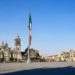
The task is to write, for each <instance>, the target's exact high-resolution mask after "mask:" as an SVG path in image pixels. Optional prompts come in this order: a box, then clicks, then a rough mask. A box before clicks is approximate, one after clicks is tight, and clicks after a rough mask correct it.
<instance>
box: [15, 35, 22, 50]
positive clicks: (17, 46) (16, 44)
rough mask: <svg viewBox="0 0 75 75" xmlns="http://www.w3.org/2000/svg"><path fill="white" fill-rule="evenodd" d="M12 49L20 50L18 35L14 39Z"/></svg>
mask: <svg viewBox="0 0 75 75" xmlns="http://www.w3.org/2000/svg"><path fill="white" fill-rule="evenodd" d="M14 48H15V50H21V39H20V37H19V36H18V35H17V37H16V38H15V43H14Z"/></svg>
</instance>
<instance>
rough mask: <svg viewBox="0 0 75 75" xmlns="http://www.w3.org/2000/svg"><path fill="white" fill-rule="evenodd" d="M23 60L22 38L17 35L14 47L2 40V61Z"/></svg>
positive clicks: (0, 58) (0, 53)
mask: <svg viewBox="0 0 75 75" xmlns="http://www.w3.org/2000/svg"><path fill="white" fill-rule="evenodd" d="M21 60H22V55H21V39H20V37H19V36H18V35H17V37H16V38H15V39H14V47H13V48H10V47H9V46H8V43H7V42H6V43H5V42H4V41H3V42H2V44H1V45H0V62H17V61H21Z"/></svg>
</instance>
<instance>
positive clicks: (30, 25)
mask: <svg viewBox="0 0 75 75" xmlns="http://www.w3.org/2000/svg"><path fill="white" fill-rule="evenodd" d="M28 28H29V38H28V40H29V45H28V58H27V63H31V60H30V46H31V37H32V36H31V31H32V20H31V14H29V26H28Z"/></svg>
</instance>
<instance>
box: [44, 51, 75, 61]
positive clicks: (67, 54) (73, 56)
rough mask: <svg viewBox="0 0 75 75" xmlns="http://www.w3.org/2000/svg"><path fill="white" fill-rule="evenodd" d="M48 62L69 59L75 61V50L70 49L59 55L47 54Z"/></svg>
mask: <svg viewBox="0 0 75 75" xmlns="http://www.w3.org/2000/svg"><path fill="white" fill-rule="evenodd" d="M45 60H46V61H47V62H68V61H75V51H74V50H70V51H67V52H62V53H60V54H57V55H53V56H47V57H46V58H45Z"/></svg>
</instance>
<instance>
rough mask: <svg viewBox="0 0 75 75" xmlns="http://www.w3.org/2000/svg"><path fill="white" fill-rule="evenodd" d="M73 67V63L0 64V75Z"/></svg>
mask: <svg viewBox="0 0 75 75" xmlns="http://www.w3.org/2000/svg"><path fill="white" fill-rule="evenodd" d="M70 66H71V67H74V68H75V62H49V63H47V62H44V63H43V62H42V63H40V62H38V63H29V64H27V63H0V74H1V75H2V74H5V73H11V72H18V71H27V70H32V69H40V68H42V69H44V68H45V69H48V68H50V69H53V68H64V67H70Z"/></svg>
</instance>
